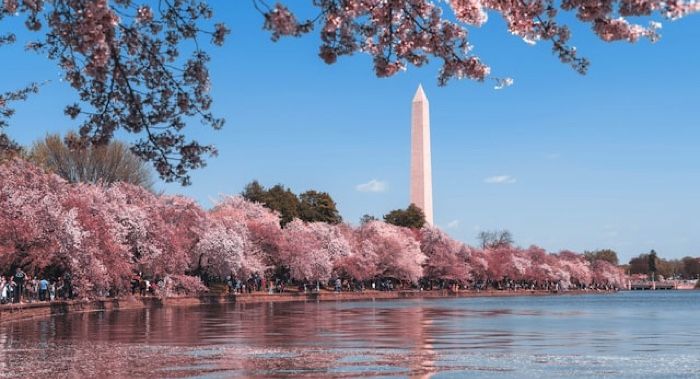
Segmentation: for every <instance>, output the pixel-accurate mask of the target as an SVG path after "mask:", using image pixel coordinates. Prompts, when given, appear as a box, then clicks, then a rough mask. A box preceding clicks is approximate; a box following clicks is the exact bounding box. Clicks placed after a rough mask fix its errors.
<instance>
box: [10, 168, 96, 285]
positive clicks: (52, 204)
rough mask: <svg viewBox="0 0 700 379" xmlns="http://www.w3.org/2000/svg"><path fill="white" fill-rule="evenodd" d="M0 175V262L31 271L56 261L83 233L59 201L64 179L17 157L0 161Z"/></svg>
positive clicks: (65, 188) (65, 190) (72, 215)
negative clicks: (60, 253) (1, 162)
mask: <svg viewBox="0 0 700 379" xmlns="http://www.w3.org/2000/svg"><path fill="white" fill-rule="evenodd" d="M0 178H2V180H0V265H2V266H3V267H8V266H10V265H18V266H22V267H23V268H25V270H27V271H30V272H31V271H33V270H41V269H43V268H45V267H47V266H48V265H50V264H53V263H56V259H57V253H58V252H67V251H69V250H70V249H71V247H72V246H73V245H74V244H76V243H78V241H79V240H80V239H81V233H82V231H81V230H79V229H78V228H77V227H76V220H75V216H76V215H75V213H68V212H65V210H64V209H63V207H62V205H61V200H60V199H61V198H62V197H63V196H64V195H65V194H66V192H67V184H66V182H65V181H64V180H63V179H61V178H59V177H58V176H55V175H49V174H47V173H45V172H44V171H43V170H41V169H39V168H38V167H36V166H34V165H32V164H30V163H28V162H26V161H23V160H21V159H18V158H14V159H12V160H10V161H7V162H5V163H3V164H1V165H0Z"/></svg>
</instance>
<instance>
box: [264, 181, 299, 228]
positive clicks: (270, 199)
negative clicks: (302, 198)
mask: <svg viewBox="0 0 700 379" xmlns="http://www.w3.org/2000/svg"><path fill="white" fill-rule="evenodd" d="M264 199H265V201H263V204H265V206H267V207H268V208H270V209H272V210H275V211H277V212H279V213H280V224H281V225H282V226H285V225H287V224H288V223H290V222H292V220H294V219H295V218H299V198H298V197H297V195H295V194H294V192H292V191H291V190H290V189H289V188H285V187H284V186H283V185H282V184H277V185H274V186H272V187H271V188H270V189H269V190H267V192H266V193H265V197H264Z"/></svg>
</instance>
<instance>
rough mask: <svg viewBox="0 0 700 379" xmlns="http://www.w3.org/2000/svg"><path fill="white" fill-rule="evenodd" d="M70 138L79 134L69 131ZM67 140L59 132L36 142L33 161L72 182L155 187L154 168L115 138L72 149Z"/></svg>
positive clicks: (32, 153) (32, 151)
mask: <svg viewBox="0 0 700 379" xmlns="http://www.w3.org/2000/svg"><path fill="white" fill-rule="evenodd" d="M71 138H78V136H77V135H75V134H72V133H70V134H68V136H67V137H66V140H70V139H71ZM66 140H64V139H62V138H61V137H60V136H59V135H57V134H53V135H47V136H46V137H45V138H44V139H42V140H40V141H38V142H35V143H34V146H32V149H31V151H30V152H29V158H30V160H32V161H33V162H34V163H36V164H38V165H39V166H42V167H44V168H46V169H47V170H50V171H52V172H54V173H56V174H57V175H59V176H61V177H63V178H64V179H66V180H67V181H69V182H71V183H78V182H87V183H98V182H102V183H106V184H111V183H115V182H126V183H130V184H135V185H139V186H142V187H145V188H148V189H151V188H152V187H153V174H152V171H151V170H150V169H149V167H148V166H146V164H145V162H144V161H142V160H141V159H140V158H139V157H137V156H136V155H134V154H133V153H132V152H131V151H130V150H129V148H128V147H127V146H126V145H125V144H123V143H121V142H119V141H112V142H110V143H108V144H106V145H102V146H89V147H86V148H83V149H72V148H70V147H69V144H68V143H66Z"/></svg>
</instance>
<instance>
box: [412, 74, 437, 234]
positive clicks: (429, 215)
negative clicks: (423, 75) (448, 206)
mask: <svg viewBox="0 0 700 379" xmlns="http://www.w3.org/2000/svg"><path fill="white" fill-rule="evenodd" d="M412 105H413V107H412V113H411V203H413V204H415V205H416V206H417V207H418V208H420V209H422V210H423V213H425V221H426V222H427V223H428V224H429V225H433V175H432V167H431V164H430V110H429V108H430V104H428V98H427V97H425V92H423V86H422V85H419V86H418V90H417V91H416V95H415V96H414V97H413V104H412Z"/></svg>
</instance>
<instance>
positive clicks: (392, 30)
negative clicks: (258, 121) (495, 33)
mask: <svg viewBox="0 0 700 379" xmlns="http://www.w3.org/2000/svg"><path fill="white" fill-rule="evenodd" d="M252 1H253V3H254V5H255V7H256V8H257V9H258V10H259V11H260V12H262V13H263V14H264V17H265V24H264V27H265V29H268V30H270V32H271V33H272V39H273V40H277V39H279V38H280V37H282V36H300V35H302V34H305V33H308V32H310V31H311V30H313V29H314V27H316V26H318V29H319V31H320V35H321V40H322V44H321V48H320V52H319V55H320V57H321V58H322V59H323V60H324V61H325V62H326V63H329V64H330V63H335V61H336V60H337V58H338V57H340V56H344V55H352V54H354V53H357V52H362V53H366V54H369V55H370V56H371V57H372V59H373V62H374V68H375V71H376V74H377V76H379V77H385V76H391V75H394V74H395V73H397V72H398V71H400V70H403V69H406V67H407V66H408V65H414V66H422V65H423V64H425V63H426V62H427V61H428V59H429V58H436V59H439V60H440V61H441V62H442V68H441V70H440V74H439V76H438V82H439V84H441V85H444V84H446V83H447V82H448V81H449V80H450V79H453V78H457V79H461V78H469V79H475V80H480V81H482V80H484V79H485V78H486V77H487V76H489V74H490V72H491V70H490V68H489V67H488V66H487V65H486V64H484V63H483V62H482V60H481V59H480V58H479V57H478V56H477V55H476V54H475V53H474V49H473V46H472V45H471V44H470V42H469V28H472V27H480V26H482V25H483V24H484V23H486V22H487V21H488V16H489V15H494V14H498V15H500V16H501V17H503V19H504V20H505V21H506V24H507V26H508V31H509V32H510V33H512V34H514V35H516V36H518V37H520V38H522V39H523V40H524V41H525V42H527V43H530V44H535V43H536V42H537V41H549V43H551V45H552V50H553V52H554V54H555V55H557V56H558V57H559V59H560V60H561V61H562V62H563V63H566V64H569V65H571V66H572V67H573V68H574V69H575V70H576V71H577V72H579V73H582V74H584V73H586V71H587V69H588V65H589V62H588V60H586V59H585V58H582V57H580V56H579V55H578V52H577V50H576V48H575V47H573V46H571V45H569V40H570V37H571V33H570V27H569V26H568V25H566V24H564V23H562V22H561V19H560V17H559V11H561V10H564V11H572V12H576V17H577V18H578V20H579V21H580V22H583V23H588V24H590V25H591V26H592V28H593V31H594V32H595V33H596V35H598V37H600V38H601V39H603V40H604V41H618V40H624V41H629V42H636V41H637V40H639V39H640V38H648V39H649V40H651V41H652V42H653V41H656V40H657V39H658V38H659V34H658V29H659V28H660V23H659V22H658V18H665V19H677V18H680V17H683V16H685V15H687V14H690V13H693V12H698V11H700V3H699V2H697V1H694V0H674V1H662V0H596V1H591V0H563V1H560V2H555V1H553V0H445V1H436V0H315V1H313V2H312V4H313V5H314V6H315V7H316V8H317V9H318V10H319V14H318V16H317V17H316V18H314V19H310V20H306V21H299V20H298V19H297V17H296V16H295V14H294V12H293V11H292V10H290V9H289V8H288V7H287V6H286V5H285V3H288V4H291V2H282V3H276V4H275V5H274V6H270V5H268V4H267V3H266V2H265V1H264V0H252ZM638 16H642V17H647V18H649V24H648V25H647V26H644V25H640V24H636V23H634V22H631V21H630V19H631V18H634V17H638Z"/></svg>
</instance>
